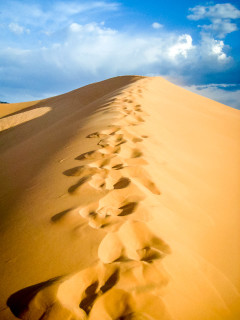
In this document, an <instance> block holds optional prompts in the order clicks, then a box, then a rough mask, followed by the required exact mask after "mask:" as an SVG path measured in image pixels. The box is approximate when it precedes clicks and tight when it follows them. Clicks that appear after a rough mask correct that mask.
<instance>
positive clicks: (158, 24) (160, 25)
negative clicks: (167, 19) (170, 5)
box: [152, 22, 163, 29]
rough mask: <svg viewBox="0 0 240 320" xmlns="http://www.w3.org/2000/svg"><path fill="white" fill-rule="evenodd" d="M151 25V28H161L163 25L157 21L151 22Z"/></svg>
mask: <svg viewBox="0 0 240 320" xmlns="http://www.w3.org/2000/svg"><path fill="white" fill-rule="evenodd" d="M152 27H153V29H161V28H162V27H163V25H162V24H161V23H158V22H153V24H152Z"/></svg>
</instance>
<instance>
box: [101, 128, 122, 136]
mask: <svg viewBox="0 0 240 320" xmlns="http://www.w3.org/2000/svg"><path fill="white" fill-rule="evenodd" d="M120 129H121V128H120V127H119V126H109V127H107V128H106V129H104V130H102V131H101V134H103V135H114V134H115V133H116V132H117V131H118V130H120Z"/></svg>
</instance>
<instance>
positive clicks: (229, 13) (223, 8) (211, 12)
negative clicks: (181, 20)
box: [188, 3, 240, 39]
mask: <svg viewBox="0 0 240 320" xmlns="http://www.w3.org/2000/svg"><path fill="white" fill-rule="evenodd" d="M189 11H190V12H191V14H189V15H188V19H190V20H194V21H198V20H206V19H207V20H210V22H211V23H210V24H203V25H199V26H198V27H200V28H201V29H202V30H203V32H207V33H210V34H212V35H215V36H217V37H218V38H220V39H223V38H225V36H226V35H227V34H228V33H231V32H233V31H236V30H238V28H237V25H236V23H233V22H232V20H234V19H239V18H240V10H238V9H237V8H236V7H235V6H233V5H232V4H230V3H223V4H216V5H212V6H201V5H198V6H196V7H194V8H190V9H189Z"/></svg>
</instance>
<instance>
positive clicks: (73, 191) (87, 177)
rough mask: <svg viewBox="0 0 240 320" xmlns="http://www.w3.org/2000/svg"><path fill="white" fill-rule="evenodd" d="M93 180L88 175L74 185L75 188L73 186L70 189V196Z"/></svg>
mask: <svg viewBox="0 0 240 320" xmlns="http://www.w3.org/2000/svg"><path fill="white" fill-rule="evenodd" d="M90 178H91V175H87V176H84V177H82V178H81V179H80V180H79V181H78V182H77V183H76V184H74V185H73V186H71V187H70V188H69V189H68V192H69V193H70V194H72V193H75V192H76V191H77V190H78V189H79V188H80V187H81V186H82V185H83V184H85V183H86V182H87V181H89V180H90Z"/></svg>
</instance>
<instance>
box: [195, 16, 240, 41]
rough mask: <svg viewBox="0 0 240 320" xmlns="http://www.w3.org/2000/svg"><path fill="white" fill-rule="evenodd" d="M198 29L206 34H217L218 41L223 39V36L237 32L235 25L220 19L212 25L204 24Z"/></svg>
mask: <svg viewBox="0 0 240 320" xmlns="http://www.w3.org/2000/svg"><path fill="white" fill-rule="evenodd" d="M199 27H200V28H202V29H203V30H205V31H206V32H210V33H213V34H217V35H218V37H219V38H220V39H223V38H225V36H226V35H227V34H228V33H231V32H233V31H237V30H238V28H237V25H236V23H232V22H230V21H229V20H221V19H215V20H214V22H213V23H212V24H209V25H206V24H204V25H202V26H199Z"/></svg>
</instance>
